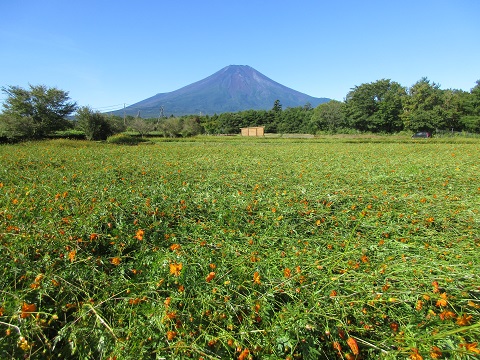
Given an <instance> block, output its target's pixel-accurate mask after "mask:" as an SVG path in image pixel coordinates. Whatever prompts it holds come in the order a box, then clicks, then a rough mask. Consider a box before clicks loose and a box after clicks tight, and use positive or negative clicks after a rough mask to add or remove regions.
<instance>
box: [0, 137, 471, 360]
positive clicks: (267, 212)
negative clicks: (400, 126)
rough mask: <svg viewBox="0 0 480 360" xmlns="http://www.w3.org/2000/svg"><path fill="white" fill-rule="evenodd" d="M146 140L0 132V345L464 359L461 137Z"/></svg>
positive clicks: (109, 351)
mask: <svg viewBox="0 0 480 360" xmlns="http://www.w3.org/2000/svg"><path fill="white" fill-rule="evenodd" d="M150 140H152V141H154V142H155V143H154V144H148V145H147V144H143V145H138V146H117V145H113V144H107V143H94V142H86V141H71V140H69V141H67V140H52V141H44V142H31V143H21V144H16V145H3V146H0V163H1V165H2V166H1V169H0V193H1V195H2V196H1V197H0V248H1V251H0V264H1V267H0V271H1V274H0V284H1V285H0V289H1V290H0V331H1V332H2V337H0V357H1V358H5V359H10V358H12V359H19V358H30V359H44V358H81V359H138V358H147V359H164V358H165V359H183V358H193V359H200V358H203V359H219V358H222V359H223V358H232V359H248V358H252V359H319V358H325V359H342V358H343V359H355V358H357V359H360V358H362V359H368V358H385V359H395V358H399V359H405V358H410V359H417V360H418V359H421V358H425V359H427V358H449V359H457V358H458V359H468V358H471V359H473V358H475V357H478V355H479V353H480V347H479V346H478V339H480V281H479V280H480V275H479V274H480V265H479V260H478V253H479V247H480V230H479V229H480V226H479V225H480V224H479V222H480V215H479V208H480V207H479V205H480V187H479V184H480V181H479V175H478V174H479V170H480V169H479V163H480V161H479V154H480V151H479V150H480V143H479V142H478V141H474V140H471V139H469V140H468V141H463V140H462V141H461V142H457V143H454V142H452V141H450V142H447V141H445V140H443V139H441V140H436V139H430V140H432V141H430V140H428V141H417V140H411V139H399V138H394V137H385V138H383V137H382V138H381V139H375V140H373V141H368V140H366V139H363V138H362V139H361V140H358V139H352V138H349V137H347V138H338V137H337V138H334V137H325V138H321V139H242V138H238V137H233V138H225V137H218V138H216V137H204V138H198V139H190V140H189V141H162V140H155V139H150ZM453 141H456V140H453Z"/></svg>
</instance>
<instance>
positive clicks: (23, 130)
mask: <svg viewBox="0 0 480 360" xmlns="http://www.w3.org/2000/svg"><path fill="white" fill-rule="evenodd" d="M29 87H30V88H29V89H23V88H21V87H19V86H8V87H2V92H3V93H4V94H6V95H7V99H6V100H5V102H4V104H3V115H4V116H2V119H8V121H7V124H4V127H5V125H6V127H7V130H8V131H9V132H10V133H14V134H17V135H19V136H22V137H30V138H42V137H45V136H46V135H48V134H51V133H52V132H54V131H57V130H65V129H66V128H68V127H69V125H70V123H69V122H68V120H67V116H69V115H71V114H72V113H73V112H75V110H76V108H77V104H76V103H75V102H72V101H70V98H69V96H68V92H65V91H63V90H59V89H57V88H54V87H52V88H48V87H46V86H45V85H36V86H33V85H30V86H29Z"/></svg>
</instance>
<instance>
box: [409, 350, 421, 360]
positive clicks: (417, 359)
mask: <svg viewBox="0 0 480 360" xmlns="http://www.w3.org/2000/svg"><path fill="white" fill-rule="evenodd" d="M409 358H410V359H411V360H423V357H422V355H420V354H419V353H418V349H412V353H411V354H410V356H409Z"/></svg>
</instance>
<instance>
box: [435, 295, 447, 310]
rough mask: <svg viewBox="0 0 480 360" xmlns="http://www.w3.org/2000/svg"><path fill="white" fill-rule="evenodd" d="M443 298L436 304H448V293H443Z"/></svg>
mask: <svg viewBox="0 0 480 360" xmlns="http://www.w3.org/2000/svg"><path fill="white" fill-rule="evenodd" d="M440 297H441V299H438V301H437V303H436V304H435V306H438V307H440V306H447V304H448V302H447V294H446V293H442V294H441V295H440Z"/></svg>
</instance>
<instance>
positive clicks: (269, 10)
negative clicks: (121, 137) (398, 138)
mask: <svg viewBox="0 0 480 360" xmlns="http://www.w3.org/2000/svg"><path fill="white" fill-rule="evenodd" d="M227 65H250V66H252V67H253V68H255V69H256V70H258V71H260V72H261V73H263V74H264V75H266V76H268V77H270V78H271V79H273V80H275V81H277V82H279V83H281V84H283V85H286V86H288V87H290V88H293V89H295V90H298V91H301V92H303V93H306V94H309V95H312V96H316V97H329V98H333V99H337V100H343V99H344V97H345V96H346V94H347V93H348V92H349V91H350V89H351V88H353V87H354V86H356V85H361V84H363V83H369V82H374V81H376V80H379V79H383V78H386V79H391V80H393V81H397V82H399V83H400V84H402V85H403V86H407V87H409V86H411V85H413V84H414V83H415V82H417V81H418V80H420V79H421V78H422V77H427V78H429V79H430V80H431V81H434V82H435V83H438V84H440V85H441V88H443V89H447V88H453V89H463V90H466V91H469V90H470V89H471V88H473V87H474V86H475V82H476V81H477V80H479V79H480V1H479V0H451V1H446V0H404V1H390V0H381V1H380V0H378V1H377V0H371V1H369V0H363V1H360V0H358V1H354V0H344V1H336V0H331V1H319V0H317V1H315V0H311V1H308V0H295V1H287V0H275V1H274V0H242V1H240V0H238V1H228V0H203V1H193V0H185V1H181V0H175V1H173V0H171V1H170V0H165V1H160V0H159V1H153V0H136V1H123V0H118V1H106V0H78V1H70V0H42V1H39V0H2V1H0V86H7V85H18V86H22V87H27V86H28V84H32V85H37V84H44V85H47V86H56V87H58V88H60V89H62V90H65V91H68V92H69V94H70V97H71V98H72V99H73V100H75V101H77V103H78V104H79V105H81V106H84V105H88V106H91V107H92V108H94V109H98V110H101V111H107V110H112V109H113V108H121V107H123V104H124V103H126V104H127V105H128V104H133V103H135V102H138V101H140V100H143V99H145V98H147V97H150V96H153V95H155V94H157V93H163V92H169V91H173V90H176V89H178V88H180V87H183V86H185V85H188V84H190V83H192V82H195V81H198V80H201V79H203V78H205V77H207V76H209V75H211V74H213V73H214V72H216V71H218V70H220V69H221V68H223V67H225V66H227ZM4 98H5V95H4V94H3V93H1V94H0V100H1V99H4Z"/></svg>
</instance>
